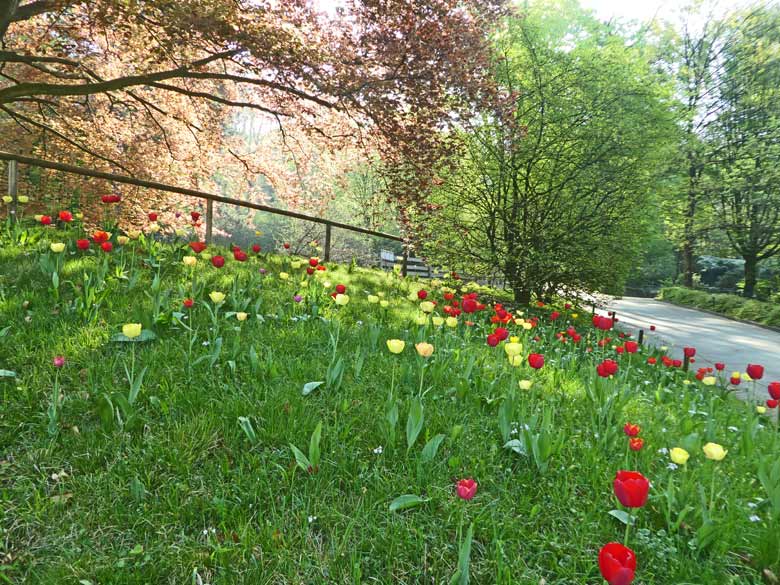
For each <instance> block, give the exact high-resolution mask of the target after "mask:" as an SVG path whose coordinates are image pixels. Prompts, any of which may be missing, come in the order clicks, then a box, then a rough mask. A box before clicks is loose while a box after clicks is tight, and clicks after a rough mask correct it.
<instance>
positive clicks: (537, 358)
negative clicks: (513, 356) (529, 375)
mask: <svg viewBox="0 0 780 585" xmlns="http://www.w3.org/2000/svg"><path fill="white" fill-rule="evenodd" d="M528 365H529V366H531V367H532V368H533V369H535V370H538V369H540V368H541V367H542V366H543V365H544V356H543V355H542V354H540V353H531V354H528Z"/></svg>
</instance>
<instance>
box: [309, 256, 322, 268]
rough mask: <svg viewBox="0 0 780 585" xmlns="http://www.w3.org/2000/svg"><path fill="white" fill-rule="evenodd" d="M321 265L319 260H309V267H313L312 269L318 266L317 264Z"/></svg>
mask: <svg viewBox="0 0 780 585" xmlns="http://www.w3.org/2000/svg"><path fill="white" fill-rule="evenodd" d="M319 263H320V260H319V258H309V266H311V267H312V268H314V267H315V266H317V264H319Z"/></svg>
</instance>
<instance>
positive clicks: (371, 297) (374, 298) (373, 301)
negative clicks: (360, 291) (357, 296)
mask: <svg viewBox="0 0 780 585" xmlns="http://www.w3.org/2000/svg"><path fill="white" fill-rule="evenodd" d="M368 302H369V303H371V304H372V305H374V304H376V303H378V302H379V297H378V296H376V295H368Z"/></svg>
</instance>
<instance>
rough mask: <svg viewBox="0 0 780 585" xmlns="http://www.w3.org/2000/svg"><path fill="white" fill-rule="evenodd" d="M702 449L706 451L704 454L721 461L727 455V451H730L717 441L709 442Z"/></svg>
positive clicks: (708, 457)
mask: <svg viewBox="0 0 780 585" xmlns="http://www.w3.org/2000/svg"><path fill="white" fill-rule="evenodd" d="M701 449H702V451H704V456H705V457H706V458H707V459H712V460H713V461H721V460H722V459H723V458H724V457H725V456H726V453H728V451H726V450H725V449H724V448H723V447H722V446H721V445H718V444H717V443H707V444H706V445H704V447H702V448H701Z"/></svg>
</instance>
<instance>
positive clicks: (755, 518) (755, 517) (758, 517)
mask: <svg viewBox="0 0 780 585" xmlns="http://www.w3.org/2000/svg"><path fill="white" fill-rule="evenodd" d="M748 520H750V521H751V522H761V516H756V515H755V514H753V515H752V516H749V517H748Z"/></svg>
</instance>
